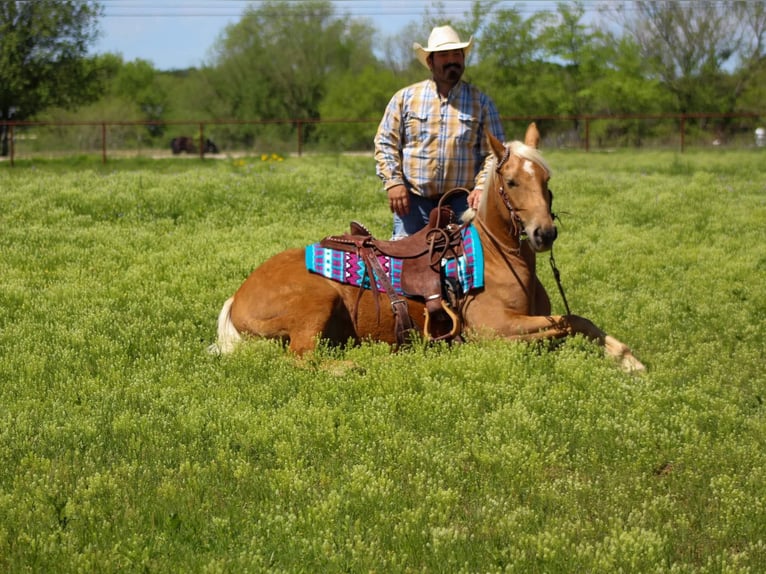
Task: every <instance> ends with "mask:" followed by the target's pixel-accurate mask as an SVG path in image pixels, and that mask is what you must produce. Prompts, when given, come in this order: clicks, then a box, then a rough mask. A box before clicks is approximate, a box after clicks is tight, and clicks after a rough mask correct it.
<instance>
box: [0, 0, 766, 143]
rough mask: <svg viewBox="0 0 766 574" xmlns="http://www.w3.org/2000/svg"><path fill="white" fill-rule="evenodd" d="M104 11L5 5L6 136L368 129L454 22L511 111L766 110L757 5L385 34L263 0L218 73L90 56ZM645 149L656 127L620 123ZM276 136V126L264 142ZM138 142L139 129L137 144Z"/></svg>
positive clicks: (763, 15) (511, 17)
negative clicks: (417, 55)
mask: <svg viewBox="0 0 766 574" xmlns="http://www.w3.org/2000/svg"><path fill="white" fill-rule="evenodd" d="M102 17H103V7H102V6H101V5H100V4H99V2H97V1H92V0H35V2H26V1H22V0H2V1H0V129H3V136H4V137H3V142H4V144H5V146H4V149H3V150H2V151H3V152H4V153H6V152H7V141H6V137H5V136H6V135H7V130H6V129H4V127H5V126H2V125H1V124H2V122H3V121H4V120H16V121H19V120H41V121H46V120H47V121H62V120H65V121H73V120H79V121H83V120H92V121H96V120H97V121H118V120H119V121H124V120H144V121H152V122H155V123H153V124H151V125H148V126H147V127H146V128H145V131H144V133H142V135H141V136H140V137H142V138H144V140H145V141H146V142H149V143H150V144H151V142H156V143H157V144H159V142H161V141H164V140H165V139H167V137H168V129H169V128H168V124H165V123H163V122H173V121H179V120H194V121H210V120H216V119H227V120H242V121H252V120H264V121H267V120H285V119H300V120H308V121H313V120H319V119H321V120H330V119H345V120H369V119H372V118H378V117H380V115H381V114H382V112H383V109H384V108H385V105H386V103H387V102H388V100H389V98H390V97H391V96H392V94H393V93H394V92H395V91H396V90H397V89H399V88H401V87H403V86H405V85H406V84H408V83H411V82H413V81H417V80H420V79H423V78H424V77H426V76H427V75H428V72H427V71H426V70H425V69H424V68H422V66H421V65H420V64H419V63H418V62H417V61H416V60H415V59H414V57H413V53H412V42H413V41H419V42H421V43H425V42H426V40H427V38H428V34H429V32H430V30H431V28H432V27H433V26H434V25H441V24H444V23H449V24H451V25H452V26H453V27H454V28H455V29H457V30H458V31H459V32H460V34H461V36H464V37H466V38H467V37H469V36H473V37H474V41H475V48H474V50H473V51H472V52H471V55H470V58H469V60H468V66H467V71H466V75H465V78H466V79H467V80H468V81H470V82H473V83H475V84H477V85H479V86H480V87H481V88H482V90H483V91H485V92H487V93H488V94H490V95H491V96H492V98H493V99H494V100H495V102H496V104H497V106H498V109H499V110H500V113H501V115H503V116H507V117H510V116H533V117H534V116H540V117H549V116H565V117H571V118H573V119H571V120H566V121H567V122H568V123H569V124H570V125H569V126H568V128H569V129H571V130H573V131H575V132H576V131H577V130H578V129H580V128H581V126H579V125H578V120H577V117H581V116H583V115H587V114H610V115H615V116H622V117H624V116H626V115H627V116H629V115H635V114H678V113H691V112H693V113H716V114H721V115H722V119H721V120H719V124H720V125H719V126H717V127H716V129H718V130H719V131H720V132H721V133H726V132H733V131H736V130H737V129H740V128H741V126H740V125H739V124H738V123H737V120H735V119H727V118H726V117H725V115H726V114H730V115H731V114H736V113H739V112H756V113H761V112H762V111H763V108H764V105H763V102H764V101H766V99H765V97H766V57H765V56H766V49H765V48H764V41H766V5H765V4H764V3H763V2H761V1H753V0H700V1H697V2H683V1H678V0H631V1H625V2H614V1H612V2H604V3H589V4H588V5H587V9H586V5H585V4H584V3H583V2H581V1H572V2H560V3H558V4H557V5H556V8H555V9H554V10H539V11H537V12H534V13H529V12H526V11H524V10H522V9H520V8H519V7H517V6H516V5H515V4H510V3H508V2H502V1H500V0H474V2H473V3H472V5H471V9H470V11H469V12H468V13H466V14H465V15H464V16H463V17H462V18H454V17H453V18H446V17H445V16H444V7H443V5H442V4H440V3H438V2H436V3H434V4H433V6H432V7H430V8H429V9H427V10H426V11H425V12H424V14H423V17H422V19H421V21H419V22H413V23H411V24H410V25H408V26H407V27H406V28H404V29H403V30H402V31H401V32H400V33H398V34H397V35H395V36H391V37H383V36H382V35H381V33H380V32H379V31H378V30H377V29H376V28H375V26H374V25H373V23H371V22H370V21H369V20H365V19H362V18H358V17H353V16H351V15H349V14H344V13H341V12H339V11H338V10H337V8H336V6H335V5H334V4H333V3H332V2H330V1H329V0H305V1H300V2H280V1H276V0H272V1H265V2H259V3H255V4H252V5H250V6H249V7H247V8H246V9H245V10H244V11H243V13H242V16H241V18H240V19H239V21H238V22H236V23H234V24H232V25H230V26H228V27H227V28H226V29H225V30H224V31H223V32H222V34H221V35H220V37H219V38H218V40H217V42H216V43H215V45H214V46H212V47H211V51H210V56H209V58H208V61H207V62H206V63H205V65H203V66H201V67H199V68H193V69H187V70H173V71H161V70H157V69H155V67H154V66H153V64H152V63H151V62H148V61H144V60H134V61H124V59H123V58H122V56H121V55H119V54H102V55H97V56H89V55H88V50H89V48H90V46H91V45H92V43H93V41H94V40H95V38H96V35H97V34H98V24H99V21H100V19H101V18H102ZM308 126H309V127H308V129H306V133H305V134H304V137H305V138H306V140H307V141H314V142H317V143H324V144H326V145H327V146H329V147H332V146H333V145H338V143H339V142H341V143H342V145H343V146H346V147H355V146H357V147H369V145H370V142H371V139H372V135H373V134H374V130H375V127H376V126H375V124H374V123H370V122H359V123H343V124H337V125H330V124H326V123H321V124H312V123H309V124H308ZM294 129H295V126H294V125H291V124H281V123H274V124H273V125H269V126H268V127H267V128H264V127H262V126H261V127H259V128H258V130H257V133H256V128H255V127H254V126H253V125H252V124H250V125H248V124H241V125H237V124H227V125H223V126H220V128H217V133H218V134H219V135H218V137H220V138H221V139H223V140H224V141H225V142H228V144H229V145H239V144H241V145H251V144H252V143H253V141H254V140H255V139H256V137H259V138H263V137H273V138H279V137H291V134H290V133H289V132H290V131H291V130H294ZM605 129H609V130H616V131H618V132H619V134H618V135H619V137H622V138H625V139H627V140H634V141H636V142H638V141H640V140H641V139H642V138H645V137H647V136H648V135H650V134H648V133H646V132H647V130H650V129H651V126H647V125H646V123H641V122H635V121H631V120H630V119H625V120H623V121H619V122H613V123H610V124H609V126H608V128H605ZM265 132H271V133H265ZM130 137H135V136H130Z"/></svg>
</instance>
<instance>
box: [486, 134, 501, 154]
mask: <svg viewBox="0 0 766 574" xmlns="http://www.w3.org/2000/svg"><path fill="white" fill-rule="evenodd" d="M487 140H488V141H489V147H490V148H492V153H494V154H495V156H497V159H498V161H500V160H501V159H503V156H504V155H505V145H504V144H503V142H501V141H500V140H499V139H497V138H496V137H495V136H493V135H492V134H491V133H489V132H487Z"/></svg>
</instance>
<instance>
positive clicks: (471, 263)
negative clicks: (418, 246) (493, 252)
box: [306, 225, 484, 295]
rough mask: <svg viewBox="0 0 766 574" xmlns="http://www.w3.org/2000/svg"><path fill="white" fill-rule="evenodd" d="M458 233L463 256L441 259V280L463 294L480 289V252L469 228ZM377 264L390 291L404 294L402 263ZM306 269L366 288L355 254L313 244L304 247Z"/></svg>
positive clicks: (367, 281)
mask: <svg viewBox="0 0 766 574" xmlns="http://www.w3.org/2000/svg"><path fill="white" fill-rule="evenodd" d="M462 234H463V251H464V254H463V255H462V256H460V257H457V258H450V259H442V262H441V264H442V270H443V275H444V277H447V278H451V279H454V280H457V281H458V282H459V283H460V286H461V288H462V290H463V293H468V292H469V291H470V290H471V289H478V288H481V287H484V253H483V251H482V248H481V241H480V240H479V234H478V232H477V231H476V228H475V227H474V226H473V225H469V226H467V227H465V228H464V229H463V232H462ZM378 261H380V264H381V266H382V267H383V269H384V270H385V271H386V273H387V274H388V276H389V279H390V281H391V285H392V286H393V288H394V290H395V291H396V292H397V293H398V294H400V295H407V293H405V292H404V291H403V290H402V281H401V276H402V260H401V259H396V258H394V257H388V256H386V255H380V256H378ZM306 269H308V270H309V271H311V272H312V273H317V274H319V275H322V276H323V277H327V278H328V279H332V280H334V281H338V282H340V283H346V284H348V285H355V286H357V287H360V286H362V287H364V288H366V289H369V288H370V279H369V274H368V273H367V272H366V266H365V264H364V261H363V260H362V258H361V257H359V256H358V255H357V254H356V253H352V252H349V251H338V250H336V249H328V248H325V247H322V246H321V245H320V244H319V243H314V244H312V245H309V246H308V247H306ZM375 281H376V283H377V287H378V289H380V290H383V289H384V288H383V284H382V283H381V282H380V279H379V278H377V277H376V279H375Z"/></svg>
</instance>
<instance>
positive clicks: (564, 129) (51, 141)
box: [0, 112, 766, 166]
mask: <svg viewBox="0 0 766 574" xmlns="http://www.w3.org/2000/svg"><path fill="white" fill-rule="evenodd" d="M764 118H766V113H761V112H739V113H726V114H724V113H720V114H710V113H688V114H590V115H542V116H503V117H502V118H501V119H502V122H503V124H504V127H505V128H506V134H511V133H515V132H516V131H517V130H518V131H521V130H523V126H524V125H526V123H528V122H530V121H536V122H538V124H539V125H540V127H541V131H542V132H543V139H544V144H545V145H546V147H559V148H560V147H569V148H578V149H583V150H585V151H591V149H593V147H594V140H595V142H596V147H598V148H605V147H609V146H612V147H614V146H623V147H657V146H660V147H673V148H676V149H679V150H680V151H681V152H683V151H685V149H686V148H687V146H688V145H689V140H690V139H691V140H693V141H694V142H705V145H726V144H731V143H732V142H737V143H736V145H739V146H759V147H763V146H765V145H766V141H764V135H763V127H762V124H763V123H764V121H763V120H764ZM378 122H379V118H375V119H284V120H220V119H209V120H172V121H142V120H136V121H112V120H101V121H10V120H3V121H0V136H1V137H2V146H3V147H2V152H3V153H2V155H4V156H6V158H7V160H8V161H9V163H10V165H11V166H13V165H14V161H15V159H16V158H17V157H19V149H18V148H19V146H22V147H25V149H24V152H25V153H22V154H21V155H29V156H33V155H35V154H40V153H45V151H46V150H47V151H48V152H52V151H54V150H60V152H61V153H62V154H67V153H68V154H71V153H72V151H73V148H74V149H76V150H79V151H81V152H82V151H84V153H94V152H95V151H96V150H98V151H100V154H101V159H102V162H103V163H106V162H107V159H108V156H109V154H110V153H111V154H112V155H124V153H126V152H127V153H130V152H131V150H133V151H135V150H138V151H137V152H136V153H139V155H140V153H141V150H142V149H149V150H161V149H163V148H162V147H160V146H161V145H162V142H163V141H165V140H164V139H163V136H165V139H166V136H167V135H168V134H167V132H168V131H169V130H176V131H177V130H178V129H179V128H182V127H183V128H186V129H187V130H189V129H191V130H192V131H196V132H197V135H196V140H195V141H196V142H197V144H198V145H196V147H195V153H196V154H197V155H198V156H199V158H200V159H204V157H205V155H206V154H208V153H209V152H206V150H205V146H204V145H199V143H200V142H205V140H206V139H208V138H209V137H210V135H211V132H217V133H218V136H216V137H223V138H224V140H225V142H226V143H225V145H224V146H223V149H224V150H226V151H227V152H229V153H231V152H233V151H235V150H239V151H242V152H243V153H259V152H258V149H259V148H261V151H264V149H265V148H266V147H268V146H271V147H277V148H280V149H281V150H283V151H287V152H288V153H297V155H298V156H301V155H303V153H304V151H305V149H306V146H307V142H309V143H310V144H312V145H313V146H314V147H316V148H317V149H325V150H334V151H368V150H369V149H371V146H372V136H373V135H374V132H375V128H376V127H377V124H378ZM510 127H513V131H512V130H510V129H509V128H510ZM690 128H691V129H690ZM76 129H79V130H86V131H87V133H86V134H85V135H82V134H80V135H77V136H72V135H71V134H70V135H67V134H66V133H64V132H66V130H76ZM35 130H37V131H43V132H45V137H42V136H40V135H39V134H37V133H35ZM307 132H310V133H308V137H307ZM759 133H760V134H761V135H760V137H759V136H758V134H759ZM256 134H258V135H256ZM264 134H266V135H265V136H264ZM38 140H45V141H38ZM110 140H113V141H110ZM256 140H259V141H260V144H259V145H256ZM30 142H32V143H30ZM290 142H292V143H290Z"/></svg>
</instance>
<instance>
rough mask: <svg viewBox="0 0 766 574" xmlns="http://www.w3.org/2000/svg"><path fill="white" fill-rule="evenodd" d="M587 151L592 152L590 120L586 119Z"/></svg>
mask: <svg viewBox="0 0 766 574" xmlns="http://www.w3.org/2000/svg"><path fill="white" fill-rule="evenodd" d="M585 151H586V152H589V151H590V118H585Z"/></svg>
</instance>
